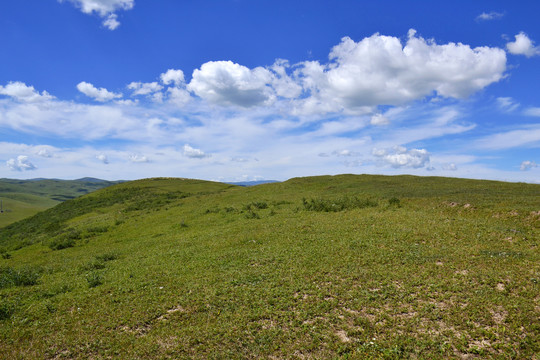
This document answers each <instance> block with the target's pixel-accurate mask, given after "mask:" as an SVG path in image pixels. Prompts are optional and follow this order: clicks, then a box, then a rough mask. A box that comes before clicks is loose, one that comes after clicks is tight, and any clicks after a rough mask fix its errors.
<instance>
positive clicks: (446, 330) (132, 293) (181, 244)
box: [0, 175, 540, 359]
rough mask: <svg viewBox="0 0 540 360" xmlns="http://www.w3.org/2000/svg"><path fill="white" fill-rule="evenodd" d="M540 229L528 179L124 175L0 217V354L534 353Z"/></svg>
mask: <svg viewBox="0 0 540 360" xmlns="http://www.w3.org/2000/svg"><path fill="white" fill-rule="evenodd" d="M539 239H540V186H539V185H532V184H515V183H503V182H490V181H477V180H464V179H449V178H432V177H412V176H396V177H385V176H368V175H361V176H355V175H340V176H321V177H310V178H296V179H291V180H289V181H286V182H283V183H272V184H264V185H258V186H254V187H248V188H245V187H239V186H234V185H227V184H222V183H213V182H205V181H199V180H186V179H147V180H140V181H134V182H129V183H122V184H119V185H115V186H111V187H108V188H105V189H102V190H99V191H96V192H94V193H91V194H88V195H85V196H82V197H80V198H77V199H74V200H70V201H66V202H63V203H61V204H59V205H57V206H55V207H54V208H51V209H48V210H45V211H43V212H40V213H38V214H36V215H35V216H33V217H30V218H27V219H25V220H22V221H19V222H17V223H13V224H11V225H8V226H6V227H5V228H3V229H0V247H1V249H0V253H1V254H2V255H1V257H0V358H6V359H38V358H39V359H109V358H118V359H149V358H155V359H169V358H171V359H178V358H181V359H183V358H186V359H255V358H268V359H322V358H330V359H333V358H341V359H403V358H405V359H407V358H410V359H442V358H449V359H452V358H455V359H463V358H465V359H474V358H478V359H485V358H488V359H490V358H492V359H538V353H540V285H539V282H540V251H539V248H538V245H539ZM535 356H536V357H535Z"/></svg>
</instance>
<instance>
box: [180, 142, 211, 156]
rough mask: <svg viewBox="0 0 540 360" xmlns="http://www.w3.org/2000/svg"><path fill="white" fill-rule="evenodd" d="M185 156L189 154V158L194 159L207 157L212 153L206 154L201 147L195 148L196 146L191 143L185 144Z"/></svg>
mask: <svg viewBox="0 0 540 360" xmlns="http://www.w3.org/2000/svg"><path fill="white" fill-rule="evenodd" d="M184 156H187V157H188V158H192V159H203V158H205V157H209V156H210V155H208V154H206V153H205V152H204V151H202V150H201V149H195V148H192V147H191V146H190V145H188V144H185V145H184Z"/></svg>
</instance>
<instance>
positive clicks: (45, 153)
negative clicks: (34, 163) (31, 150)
mask: <svg viewBox="0 0 540 360" xmlns="http://www.w3.org/2000/svg"><path fill="white" fill-rule="evenodd" d="M51 149H53V147H52V146H48V147H41V148H40V149H39V150H37V151H36V155H37V156H41V157H44V158H52V157H53V156H54V154H53V152H52V150H51Z"/></svg>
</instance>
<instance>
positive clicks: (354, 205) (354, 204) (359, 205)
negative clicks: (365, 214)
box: [302, 197, 379, 212]
mask: <svg viewBox="0 0 540 360" xmlns="http://www.w3.org/2000/svg"><path fill="white" fill-rule="evenodd" d="M302 204H303V205H304V209H305V210H308V211H321V212H338V211H344V210H351V209H364V208H368V207H376V206H378V205H379V204H378V202H377V201H375V200H371V199H360V198H358V197H342V198H340V199H310V200H309V201H308V200H307V199H305V198H304V199H302Z"/></svg>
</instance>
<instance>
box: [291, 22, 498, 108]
mask: <svg viewBox="0 0 540 360" xmlns="http://www.w3.org/2000/svg"><path fill="white" fill-rule="evenodd" d="M329 58H330V63H329V64H326V65H323V64H320V63H319V62H318V61H310V62H305V63H303V64H302V66H301V67H299V68H298V69H297V70H296V75H297V77H298V78H299V81H301V82H302V85H303V87H304V89H305V90H306V91H309V93H310V95H311V96H310V98H308V99H306V101H305V103H306V105H307V106H308V107H315V108H313V109H312V110H316V111H321V110H325V109H333V110H334V111H335V110H339V109H343V108H345V109H355V108H361V107H366V106H368V107H370V106H371V107H373V106H377V105H400V104H403V103H406V102H409V101H413V100H418V99H421V98H424V97H426V96H430V95H433V94H436V95H439V96H442V97H451V98H465V97H467V96H469V95H471V94H472V93H474V92H476V91H478V90H481V89H483V88H484V87H486V86H488V85H489V84H491V83H494V82H497V81H499V80H500V79H501V78H503V77H504V72H505V70H506V53H505V52H504V50H502V49H499V48H490V47H477V48H471V47H470V46H469V45H464V44H461V43H457V44H456V43H448V44H444V45H439V44H437V43H436V42H435V41H434V40H425V39H423V38H421V37H417V36H416V32H415V31H414V30H410V31H409V37H408V40H407V42H406V43H405V46H403V44H402V43H401V41H400V39H399V38H397V37H392V36H383V35H379V34H374V35H372V36H371V37H368V38H364V39H363V40H361V41H359V42H355V41H354V40H352V39H351V38H349V37H344V38H343V39H342V40H341V43H340V44H338V45H336V46H335V47H334V48H333V49H332V51H331V53H330V55H329Z"/></svg>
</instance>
